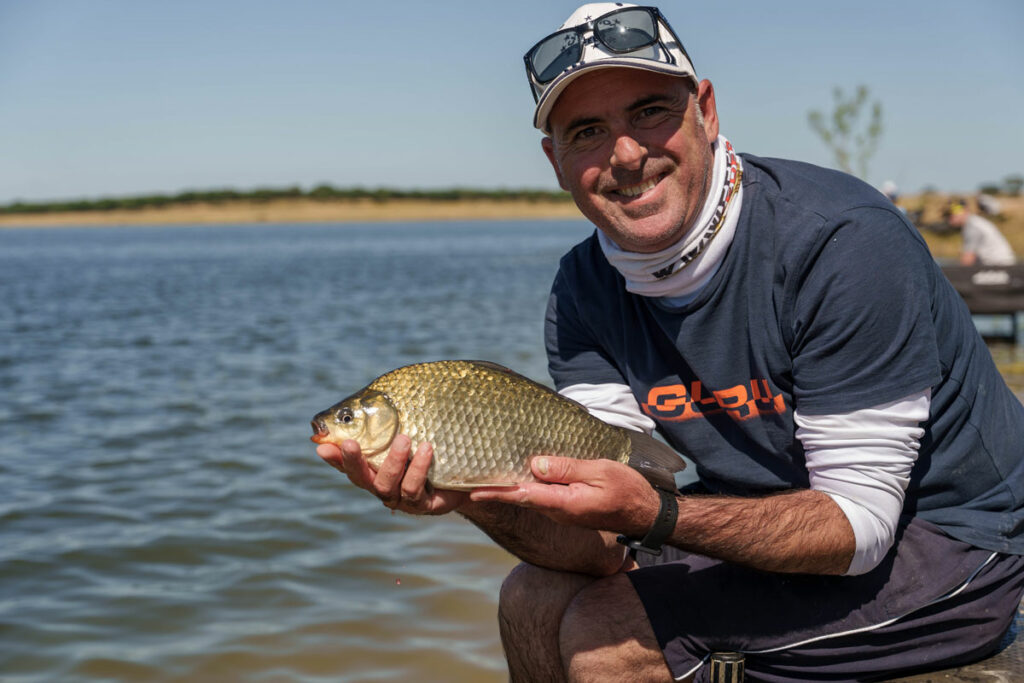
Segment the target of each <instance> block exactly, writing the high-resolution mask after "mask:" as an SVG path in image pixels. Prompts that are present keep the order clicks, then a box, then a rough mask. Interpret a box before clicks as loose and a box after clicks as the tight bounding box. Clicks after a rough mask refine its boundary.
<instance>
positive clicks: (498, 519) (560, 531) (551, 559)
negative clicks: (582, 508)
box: [458, 502, 625, 576]
mask: <svg viewBox="0 0 1024 683" xmlns="http://www.w3.org/2000/svg"><path fill="white" fill-rule="evenodd" d="M458 512H459V514H461V515H462V516H463V517H465V518H466V519H468V520H469V521H470V522H472V523H473V524H475V525H476V526H477V527H479V528H480V530H481V531H483V532H484V533H485V534H487V535H488V536H489V537H490V538H491V539H492V540H493V541H494V542H495V543H497V544H498V545H500V546H501V547H502V548H504V549H505V550H507V551H509V552H510V553H512V554H513V555H515V556H516V557H518V558H519V559H521V560H523V561H524V562H529V563H530V564H533V565H537V566H538V567H544V568H546V569H555V570H559V571H571V572H577V573H580V574H590V575H593V576H607V575H609V574H614V573H615V572H616V571H618V570H619V569H620V567H621V566H622V563H623V560H624V557H625V549H624V548H623V546H621V545H619V544H618V543H616V542H615V535H614V534H610V533H607V532H600V531H594V530H591V529H584V528H582V527H572V526H565V525H563V524H559V523H557V522H555V521H554V520H552V519H551V518H550V517H547V516H545V515H543V514H541V513H539V512H537V511H535V510H530V509H527V508H522V507H517V506H515V505H508V504H505V503H483V502H480V503H466V504H464V505H462V506H461V507H459V509H458Z"/></svg>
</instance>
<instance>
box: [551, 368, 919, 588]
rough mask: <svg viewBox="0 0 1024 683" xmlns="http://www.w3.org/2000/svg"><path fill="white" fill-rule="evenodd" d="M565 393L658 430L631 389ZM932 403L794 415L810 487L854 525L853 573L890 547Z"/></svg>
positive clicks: (599, 412) (595, 410) (619, 421)
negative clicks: (641, 407) (833, 503)
mask: <svg viewBox="0 0 1024 683" xmlns="http://www.w3.org/2000/svg"><path fill="white" fill-rule="evenodd" d="M561 393H562V394H563V395H565V396H567V397H569V398H571V399H573V400H575V401H578V402H579V403H581V404H583V405H584V406H586V407H587V409H588V410H589V411H590V412H591V414H593V415H594V416H596V417H598V418H600V419H602V420H604V421H605V422H608V423H610V424H614V425H617V426H620V427H625V428H627V429H634V430H638V431H645V432H647V433H648V434H650V433H651V432H652V431H653V430H654V427H655V423H654V421H653V420H652V419H651V418H650V417H648V416H647V415H645V414H644V413H643V412H642V411H641V410H640V406H639V404H638V403H637V401H636V398H635V397H634V396H633V393H632V391H631V390H630V388H629V387H628V386H627V385H625V384H617V383H609V384H575V385H572V386H568V387H565V388H564V389H562V391H561ZM930 406H931V390H930V389H926V390H924V391H921V392H917V393H915V394H912V395H910V396H906V397H904V398H902V399H899V400H897V401H892V402H890V403H884V404H881V405H878V406H873V407H871V408H864V409H862V410H855V411H851V412H848V413H838V414H832V415H802V414H801V413H800V411H799V410H797V411H796V412H795V414H794V421H795V422H796V425H797V431H796V437H797V438H798V439H799V440H800V443H801V444H802V445H803V447H804V457H805V463H806V467H807V471H808V474H809V478H810V487H811V489H813V490H816V491H821V492H823V493H825V494H827V495H828V496H829V497H831V498H832V500H834V501H835V502H836V504H837V505H838V506H839V508H840V509H841V510H842V511H843V514H844V515H846V518H847V519H848V520H849V522H850V526H851V527H852V528H853V533H854V537H855V539H856V550H855V552H854V556H853V560H852V561H851V562H850V566H849V568H848V569H847V571H846V574H848V575H855V574H863V573H865V572H868V571H870V570H871V569H873V568H874V567H876V566H877V565H878V563H879V562H881V560H882V558H883V557H884V556H885V553H886V552H887V551H888V549H889V548H890V547H891V546H892V543H893V540H894V536H895V532H896V525H897V522H898V521H899V517H900V513H901V512H902V510H903V500H904V495H905V492H906V489H907V485H908V484H909V483H910V471H911V469H912V468H913V466H914V462H915V461H916V460H917V452H918V448H919V447H920V439H921V436H922V435H923V434H924V429H923V428H922V427H921V423H923V422H924V421H925V420H927V419H928V411H929V408H930Z"/></svg>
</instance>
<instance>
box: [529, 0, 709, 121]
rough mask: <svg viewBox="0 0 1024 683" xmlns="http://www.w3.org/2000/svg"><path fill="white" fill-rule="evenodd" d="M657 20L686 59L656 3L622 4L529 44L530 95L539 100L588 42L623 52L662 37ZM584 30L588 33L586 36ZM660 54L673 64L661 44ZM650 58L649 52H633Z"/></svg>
mask: <svg viewBox="0 0 1024 683" xmlns="http://www.w3.org/2000/svg"><path fill="white" fill-rule="evenodd" d="M659 21H660V22H661V23H662V24H663V25H664V27H665V29H666V30H667V32H668V33H669V34H670V37H671V38H672V40H673V41H674V43H675V45H677V46H678V48H679V50H680V51H681V52H682V54H683V55H684V56H685V57H686V58H687V59H689V55H687V54H686V50H685V49H683V46H682V43H681V42H680V41H679V39H678V38H677V37H676V36H675V34H674V33H673V32H672V28H671V27H670V26H669V25H668V22H667V21H666V20H665V17H664V16H663V15H662V13H661V12H660V11H659V10H658V8H657V7H624V8H622V9H616V10H612V11H611V12H608V13H606V14H602V15H601V16H599V17H597V18H595V19H590V20H588V21H587V22H585V23H582V24H579V25H578V26H572V27H570V28H565V29H561V30H559V31H556V32H555V33H552V34H551V35H549V36H548V37H547V38H544V39H543V40H541V41H540V42H538V43H537V44H536V45H534V46H533V47H531V48H530V49H529V50H528V51H527V52H526V54H525V55H524V56H523V60H524V61H525V62H526V72H527V76H528V77H529V79H530V83H531V85H532V86H533V98H534V100H535V101H539V100H540V95H541V93H542V92H543V91H544V86H545V85H546V84H547V83H550V82H551V81H553V80H554V79H555V78H557V77H558V75H559V74H560V73H562V72H564V71H565V70H566V69H568V68H569V67H571V66H573V65H574V64H578V63H579V62H580V60H581V59H582V57H583V50H584V48H585V47H586V46H587V45H595V46H596V45H598V44H600V46H601V47H603V48H604V49H605V50H607V51H608V52H610V53H612V54H615V55H624V54H627V53H630V52H636V51H638V50H643V49H644V48H648V47H651V46H653V45H655V44H658V43H659V42H660V41H661V35H660V30H659V27H658V23H659ZM587 34H590V35H589V37H588V35H587ZM661 48H662V49H661V50H659V51H658V52H659V54H660V55H661V57H660V58H657V59H655V61H659V62H661V63H664V64H675V63H676V60H675V58H674V57H673V56H672V54H671V52H669V50H668V49H667V48H666V47H665V46H664V45H661ZM635 56H637V57H640V58H647V59H651V57H648V56H641V55H635Z"/></svg>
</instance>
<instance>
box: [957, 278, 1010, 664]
mask: <svg viewBox="0 0 1024 683" xmlns="http://www.w3.org/2000/svg"><path fill="white" fill-rule="evenodd" d="M940 265H941V267H942V273H943V274H944V275H945V276H946V278H947V279H948V280H949V281H950V283H952V285H953V287H954V289H956V291H957V293H959V294H960V296H961V297H962V298H963V300H964V302H965V303H966V304H967V308H968V310H969V311H970V312H971V314H972V315H973V316H974V322H975V325H977V327H978V331H979V332H981V334H982V336H984V337H992V338H1009V339H1013V340H1015V341H1016V343H1017V344H1018V345H1024V264H1015V265H1012V266H980V265H975V266H961V265H959V264H955V263H943V264H940ZM1021 680H1024V679H1021Z"/></svg>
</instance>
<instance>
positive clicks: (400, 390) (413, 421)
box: [312, 360, 684, 490]
mask: <svg viewBox="0 0 1024 683" xmlns="http://www.w3.org/2000/svg"><path fill="white" fill-rule="evenodd" d="M312 425H313V436H312V440H313V441H314V442H316V443H334V444H338V445H340V444H341V443H342V442H343V441H345V440H346V439H354V440H355V441H357V442H358V443H359V446H360V448H361V449H362V453H363V455H364V456H366V459H367V462H368V463H369V465H370V467H371V468H373V469H375V470H376V469H379V468H380V466H381V465H382V464H383V462H384V459H385V458H386V457H387V453H388V447H389V446H390V444H391V442H392V440H394V438H395V436H397V435H398V434H406V435H407V436H409V438H410V439H411V440H412V442H413V444H414V447H415V446H417V445H419V444H420V443H423V442H429V443H431V444H433V447H434V457H433V460H432V462H431V466H430V470H429V471H428V474H427V476H428V479H429V480H430V482H431V483H432V484H433V485H434V486H435V487H437V488H448V489H471V488H476V487H479V486H508V485H513V484H516V483H518V482H522V481H530V480H532V479H533V475H532V473H531V472H530V464H529V459H530V457H531V456H534V455H559V456H567V457H572V458H577V459H588V460H589V459H596V458H607V459H610V460H616V461H618V462H621V463H628V464H629V465H630V466H632V467H634V468H635V469H637V470H638V471H640V472H641V473H642V474H643V475H644V476H645V477H647V478H648V480H650V481H651V483H652V485H654V486H658V487H659V488H664V489H666V490H670V489H672V488H674V480H673V473H674V472H677V471H679V470H681V469H683V467H684V464H683V461H682V459H681V458H679V456H678V454H677V453H675V451H673V450H672V449H671V448H669V447H668V446H666V445H665V444H662V443H660V442H658V441H656V440H654V439H652V438H651V437H650V436H648V435H646V434H644V433H642V432H634V431H630V430H626V429H623V428H621V427H615V426H612V425H609V424H607V423H605V422H602V421H601V420H599V419H597V418H595V417H593V416H592V415H590V413H589V412H587V410H586V408H584V407H583V406H581V405H580V404H578V403H576V402H575V401H572V400H569V399H567V398H565V397H563V396H561V395H559V394H557V393H556V392H555V391H553V390H551V389H549V388H548V387H545V386H543V385H541V384H538V383H536V382H534V381H533V380H530V379H527V378H526V377H523V376H522V375H518V374H516V373H515V372H513V371H512V370H509V369H508V368H504V367H501V366H499V365H495V364H493V363H489V362H485V361H462V360H450V361H435V362H431V363H418V364H415V365H407V366H405V367H401V368H398V369H396V370H392V371H391V372H388V373H385V374H383V375H381V376H380V377H378V378H377V379H375V380H374V381H373V382H371V383H370V384H369V385H367V386H366V387H364V388H363V389H361V390H360V391H357V392H356V393H354V394H352V395H351V396H349V397H348V398H346V399H344V400H342V401H340V402H338V403H336V404H335V405H333V406H331V407H330V408H328V409H327V410H324V411H322V412H320V413H318V414H317V415H316V416H314V418H313V421H312Z"/></svg>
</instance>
